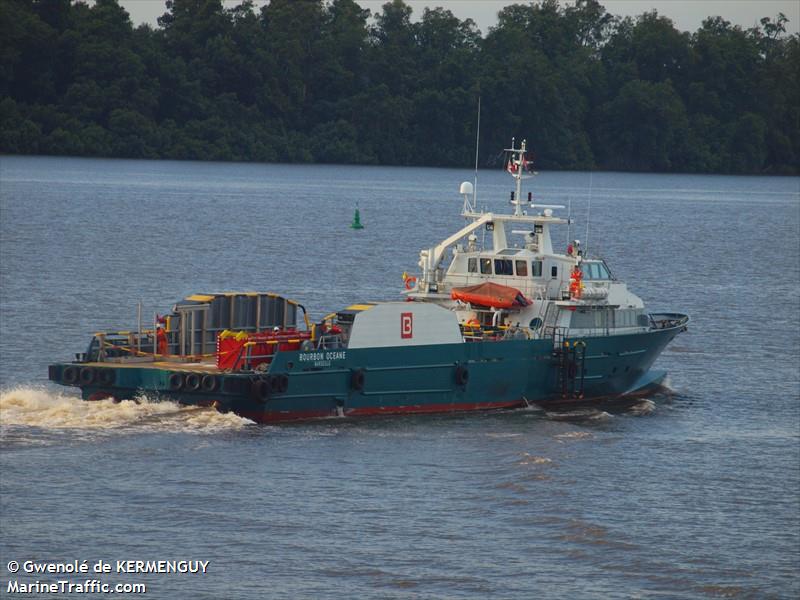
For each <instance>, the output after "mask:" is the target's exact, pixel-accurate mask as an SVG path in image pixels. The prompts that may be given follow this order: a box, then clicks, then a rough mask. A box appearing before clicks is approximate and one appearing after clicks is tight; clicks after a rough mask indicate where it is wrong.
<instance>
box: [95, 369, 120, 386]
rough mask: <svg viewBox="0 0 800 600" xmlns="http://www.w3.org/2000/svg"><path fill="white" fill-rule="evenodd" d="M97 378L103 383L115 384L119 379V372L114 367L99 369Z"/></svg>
mask: <svg viewBox="0 0 800 600" xmlns="http://www.w3.org/2000/svg"><path fill="white" fill-rule="evenodd" d="M97 379H98V381H99V382H100V383H102V384H103V385H114V382H115V381H116V380H117V372H116V371H115V370H114V369H99V370H98V371H97Z"/></svg>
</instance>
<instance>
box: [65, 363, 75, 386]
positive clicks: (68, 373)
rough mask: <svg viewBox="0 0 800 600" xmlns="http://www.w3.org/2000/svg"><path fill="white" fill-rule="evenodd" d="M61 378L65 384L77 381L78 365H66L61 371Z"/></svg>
mask: <svg viewBox="0 0 800 600" xmlns="http://www.w3.org/2000/svg"><path fill="white" fill-rule="evenodd" d="M61 380H62V381H63V382H64V383H66V384H67V385H72V384H73V383H75V382H76V381H78V367H67V368H66V369H64V372H63V373H61Z"/></svg>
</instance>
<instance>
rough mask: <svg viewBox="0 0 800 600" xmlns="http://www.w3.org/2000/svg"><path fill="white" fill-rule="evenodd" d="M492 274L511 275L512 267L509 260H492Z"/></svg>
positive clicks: (512, 272)
mask: <svg viewBox="0 0 800 600" xmlns="http://www.w3.org/2000/svg"><path fill="white" fill-rule="evenodd" d="M494 274H495V275H513V274H514V267H513V266H512V265H511V259H510V258H495V259H494Z"/></svg>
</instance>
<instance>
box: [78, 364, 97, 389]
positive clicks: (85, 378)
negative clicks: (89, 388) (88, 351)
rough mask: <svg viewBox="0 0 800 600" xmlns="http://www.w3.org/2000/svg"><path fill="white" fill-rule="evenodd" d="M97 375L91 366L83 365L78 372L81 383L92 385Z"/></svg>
mask: <svg viewBox="0 0 800 600" xmlns="http://www.w3.org/2000/svg"><path fill="white" fill-rule="evenodd" d="M96 377H97V371H95V370H94V369H93V368H92V367H83V368H82V369H81V374H80V377H79V379H80V382H81V385H92V384H93V383H94V380H95V378H96Z"/></svg>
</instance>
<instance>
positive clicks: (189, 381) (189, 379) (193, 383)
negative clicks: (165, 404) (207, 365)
mask: <svg viewBox="0 0 800 600" xmlns="http://www.w3.org/2000/svg"><path fill="white" fill-rule="evenodd" d="M185 386H186V391H187V392H196V391H197V390H199V389H200V375H198V374H197V373H189V374H187V375H186V379H185Z"/></svg>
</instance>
